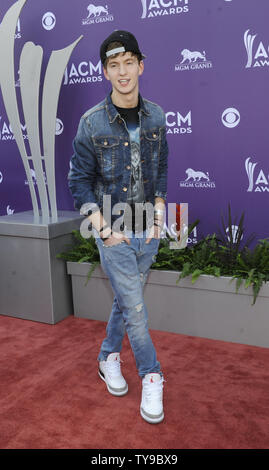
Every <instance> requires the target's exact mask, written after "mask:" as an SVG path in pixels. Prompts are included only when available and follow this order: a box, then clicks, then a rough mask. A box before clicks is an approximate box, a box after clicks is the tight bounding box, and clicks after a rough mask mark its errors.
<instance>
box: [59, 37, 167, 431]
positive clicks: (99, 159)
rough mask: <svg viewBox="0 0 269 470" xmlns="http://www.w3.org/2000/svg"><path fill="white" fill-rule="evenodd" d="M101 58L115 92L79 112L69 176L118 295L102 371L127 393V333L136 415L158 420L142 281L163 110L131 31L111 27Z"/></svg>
mask: <svg viewBox="0 0 269 470" xmlns="http://www.w3.org/2000/svg"><path fill="white" fill-rule="evenodd" d="M100 57H101V61H102V64H103V71H104V75H105V78H106V79H107V80H109V81H110V82H111V85H112V91H111V93H110V94H109V95H108V96H107V97H106V98H105V99H104V100H103V101H102V102H101V103H99V104H97V105H96V106H94V107H93V108H91V109H90V110H88V111H87V112H86V113H85V114H84V115H83V116H82V117H81V119H80V123H79V126H78V131H77V135H76V137H75V139H74V141H73V148H74V155H73V156H72V159H71V170H70V172H69V175H68V179H69V187H70V190H71V192H72V195H73V197H74V200H75V207H76V208H78V209H80V213H81V214H84V215H86V216H87V217H88V218H89V223H91V224H92V231H93V234H94V236H95V240H96V244H97V247H98V250H99V253H100V260H101V265H102V267H103V269H104V271H105V272H106V274H107V276H108V278H109V279H110V282H111V286H112V289H113V291H114V294H115V297H114V300H113V305H112V311H111V314H110V318H109V321H108V324H107V328H106V338H105V339H104V341H103V343H102V345H101V350H100V353H99V356H98V361H99V376H100V377H101V379H103V380H104V382H105V383H106V386H107V389H108V391H109V392H110V393H111V394H113V395H116V396H121V395H124V394H126V393H127V391H128V385H127V383H126V380H125V379H124V377H123V376H122V373H121V365H120V351H121V348H122V340H123V337H124V334H125V332H127V334H128V338H129V341H130V344H131V347H132V351H133V353H134V357H135V360H136V366H137V370H138V374H139V376H140V377H141V378H142V399H141V404H140V413H141V416H142V417H143V418H144V419H145V420H146V421H148V422H150V423H159V422H161V421H162V420H163V418H164V412H163V373H162V371H161V366H160V363H159V362H158V360H157V356H156V351H155V348H154V345H153V343H152V340H151V337H150V334H149V330H148V313H147V308H146V305H145V303H144V298H143V287H144V285H145V282H146V279H147V275H148V273H149V269H150V266H151V264H152V263H153V261H155V259H156V254H157V252H158V247H159V242H160V233H161V229H162V226H163V223H164V213H165V199H166V195H167V155H168V147H167V141H166V128H165V114H164V112H163V110H162V109H161V108H160V107H159V106H158V105H156V104H154V103H152V102H150V101H148V100H146V99H143V98H142V96H141V95H140V93H139V76H141V75H142V73H143V71H144V62H143V58H144V56H143V55H142V54H141V52H140V49H139V46H138V43H137V40H136V38H135V37H134V36H133V35H132V34H131V33H129V32H127V31H118V30H116V31H114V32H113V33H112V34H111V35H110V36H109V37H108V38H107V39H106V40H105V41H104V42H103V43H102V45H101V48H100ZM109 198H110V199H109ZM107 201H109V203H110V204H108V202H107ZM141 208H142V209H144V210H142V214H143V217H141ZM151 208H152V210H151ZM153 209H154V211H153ZM122 210H123V212H124V214H123V216H121V215H120V214H121V212H122ZM119 215H120V216H119ZM112 223H113V226H112Z"/></svg>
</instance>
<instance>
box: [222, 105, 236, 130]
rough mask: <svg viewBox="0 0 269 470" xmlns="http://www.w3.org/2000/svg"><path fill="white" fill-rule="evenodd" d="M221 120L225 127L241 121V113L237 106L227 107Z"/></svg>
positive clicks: (233, 125)
mask: <svg viewBox="0 0 269 470" xmlns="http://www.w3.org/2000/svg"><path fill="white" fill-rule="evenodd" d="M221 120H222V124H223V125H224V126H225V127H229V128H231V127H236V126H238V124H239V122H240V113H239V111H238V110H237V109H235V108H227V109H225V110H224V111H223V113H222V116H221Z"/></svg>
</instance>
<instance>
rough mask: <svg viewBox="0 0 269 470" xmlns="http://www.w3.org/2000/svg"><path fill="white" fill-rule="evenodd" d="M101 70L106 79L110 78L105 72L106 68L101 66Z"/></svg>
mask: <svg viewBox="0 0 269 470" xmlns="http://www.w3.org/2000/svg"><path fill="white" fill-rule="evenodd" d="M103 72H104V76H105V78H106V79H107V80H110V78H109V76H108V73H107V69H106V68H105V67H103Z"/></svg>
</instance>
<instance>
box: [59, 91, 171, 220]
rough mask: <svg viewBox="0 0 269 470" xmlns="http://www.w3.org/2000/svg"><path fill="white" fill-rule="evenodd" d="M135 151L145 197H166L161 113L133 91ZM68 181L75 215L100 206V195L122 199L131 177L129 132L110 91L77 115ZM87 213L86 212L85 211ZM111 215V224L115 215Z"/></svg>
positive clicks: (149, 199) (162, 113)
mask: <svg viewBox="0 0 269 470" xmlns="http://www.w3.org/2000/svg"><path fill="white" fill-rule="evenodd" d="M139 102H140V110H139V121H140V152H141V169H142V180H143V183H144V194H145V202H151V204H153V205H154V200H155V197H157V196H159V197H161V198H163V199H166V196H167V168H168V161H167V160H168V158H167V157H168V146H167V140H166V127H165V114H164V112H163V110H162V109H161V108H160V106H158V105H157V104H155V103H152V102H151V101H148V100H146V99H143V98H142V96H141V95H140V94H139ZM73 149H74V154H73V156H72V158H71V165H70V168H71V169H70V171H69V174H68V185H69V188H70V191H71V193H72V196H73V198H74V206H75V208H77V209H80V213H81V214H85V215H86V214H88V211H89V209H90V210H92V212H94V210H98V209H100V210H101V211H102V208H103V196H104V195H110V196H111V210H113V206H114V204H116V203H118V202H121V203H124V202H126V200H127V192H128V188H129V184H130V178H131V145H130V135H129V132H128V129H127V126H126V123H125V122H124V120H123V119H122V118H121V117H120V115H119V113H118V111H117V110H116V108H115V106H114V105H113V103H112V100H111V96H110V94H109V95H108V96H107V97H106V98H105V99H104V100H103V101H102V102H101V103H99V104H97V105H96V106H94V107H93V108H91V109H90V110H88V111H87V112H86V113H85V114H84V115H83V116H82V117H81V119H80V122H79V126H78V130H77V134H76V137H75V138H74V140H73ZM89 213H90V212H89ZM110 214H111V221H112V223H113V222H114V221H115V220H116V219H117V217H118V216H117V215H115V214H112V212H111V213H110Z"/></svg>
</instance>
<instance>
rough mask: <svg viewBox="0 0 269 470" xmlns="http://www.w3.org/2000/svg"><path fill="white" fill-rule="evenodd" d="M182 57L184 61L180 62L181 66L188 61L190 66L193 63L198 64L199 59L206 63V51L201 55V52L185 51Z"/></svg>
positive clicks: (182, 52)
mask: <svg viewBox="0 0 269 470" xmlns="http://www.w3.org/2000/svg"><path fill="white" fill-rule="evenodd" d="M181 55H182V57H183V59H182V61H181V62H180V63H181V64H183V63H184V62H185V61H186V60H188V61H189V64H190V63H191V62H196V61H197V59H201V60H203V61H204V62H205V61H206V56H205V51H203V53H201V52H198V51H193V52H191V51H189V49H183V50H182V51H181Z"/></svg>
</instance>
